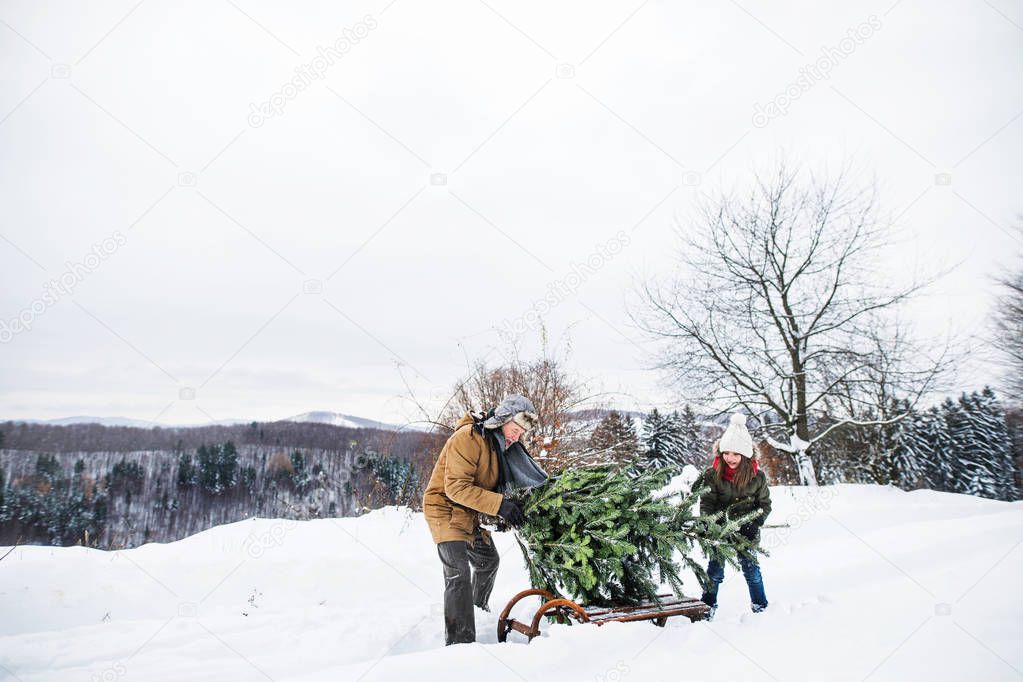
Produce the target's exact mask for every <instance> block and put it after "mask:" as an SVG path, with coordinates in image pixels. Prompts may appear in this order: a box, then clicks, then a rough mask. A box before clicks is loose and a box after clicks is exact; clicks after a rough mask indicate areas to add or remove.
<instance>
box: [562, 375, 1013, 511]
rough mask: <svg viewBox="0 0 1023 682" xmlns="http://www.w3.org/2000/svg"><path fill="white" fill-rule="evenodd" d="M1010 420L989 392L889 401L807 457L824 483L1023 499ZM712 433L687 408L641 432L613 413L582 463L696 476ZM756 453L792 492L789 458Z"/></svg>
mask: <svg viewBox="0 0 1023 682" xmlns="http://www.w3.org/2000/svg"><path fill="white" fill-rule="evenodd" d="M1011 416H1012V415H1011V414H1007V410H1006V408H1005V407H1004V406H1003V405H1002V403H1001V402H1000V401H999V399H998V397H997V396H996V395H995V393H994V391H993V390H991V388H989V387H985V388H984V389H983V390H981V391H979V392H978V391H974V392H972V393H963V394H961V395H960V396H959V398H957V399H952V398H946V399H945V400H944V401H943V402H942V403H940V404H938V405H934V406H932V407H930V408H927V409H915V408H914V407H912V406H911V405H910V404H909V402H908V401H907V400H905V399H893V400H891V401H890V402H889V404H888V405H886V406H885V409H884V411H883V412H882V411H878V410H865V411H863V412H861V413H860V414H858V415H857V421H860V422H880V423H878V424H873V425H864V426H860V425H850V424H846V425H842V426H840V427H839V428H836V429H835V430H834V431H832V432H831V434H829V435H828V436H827V437H826V438H824V439H822V440H821V441H820V442H818V443H816V444H815V445H814V447H813V448H812V449H811V451H810V452H811V457H812V458H813V460H814V465H815V468H816V470H818V471H820V472H821V475H820V482H821V483H822V484H833V483H878V484H882V485H894V486H897V487H899V488H902V489H904V490H915V489H919V488H929V489H931V490H938V491H945V492H954V493H963V494H967V495H977V496H980V497H987V498H991V499H996V500H1017V499H1023V489H1021V488H1023V486H1021V482H1023V426H1020V425H1019V422H1020V421H1023V420H1020V419H1017V420H1016V421H1015V422H1014V421H1013V419H1011V418H1010V417H1011ZM834 423H835V419H834V418H832V417H831V416H830V415H829V414H828V413H826V412H821V413H818V414H815V415H814V419H813V425H814V428H815V430H818V431H823V430H825V429H827V428H828V426H830V425H832V424H834ZM1014 423H1015V424H1016V426H1015V427H1014V426H1013V424H1014ZM719 433H720V430H719V429H718V428H717V427H707V428H704V427H703V426H701V421H700V419H699V418H698V417H697V415H696V414H694V413H693V411H692V410H691V409H690V408H689V407H688V406H687V407H686V408H685V409H683V410H681V411H679V410H676V411H674V412H672V413H670V414H665V413H662V412H660V411H659V410H657V409H654V410H652V411H651V412H650V413H649V414H648V415H646V417H645V418H644V421H643V426H642V429H641V430H640V432H637V429H636V426H635V423H634V421H633V420H632V418H630V417H629V416H628V415H623V414H622V413H621V412H617V411H611V412H608V413H607V414H606V415H605V416H604V417H603V418H602V419H601V420H600V422H599V423H598V424H597V426H596V427H595V428H594V429H593V432H592V433H591V434H590V436H589V439H588V441H587V443H586V448H585V450H584V454H585V455H586V456H584V457H582V458H581V460H580V463H587V464H590V463H616V464H618V465H620V466H624V467H625V468H627V469H628V470H630V471H631V472H632V475H634V476H635V475H638V474H639V473H641V472H645V471H651V470H657V469H661V468H665V467H671V468H675V469H681V468H682V467H683V466H685V465H687V464H691V465H693V466H695V467H696V468H697V469H702V468H704V467H706V466H708V465H709V464H710V454H709V446H710V442H711V441H712V440H713V439H714V438H716V437H717V436H718V435H719ZM761 450H762V452H763V453H764V457H763V459H762V465H763V466H764V467H765V469H766V472H767V475H768V479H769V481H770V482H771V483H772V484H790V485H795V484H798V482H799V480H798V475H797V474H796V471H795V465H794V462H792V461H791V457H790V456H789V455H787V454H786V453H783V452H778V451H775V450H773V448H771V447H770V446H768V445H767V444H766V443H761Z"/></svg>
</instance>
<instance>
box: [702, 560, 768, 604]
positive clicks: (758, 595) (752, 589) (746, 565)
mask: <svg viewBox="0 0 1023 682" xmlns="http://www.w3.org/2000/svg"><path fill="white" fill-rule="evenodd" d="M739 565H740V566H742V575H743V576H744V577H745V578H746V586H747V587H748V588H749V599H750V601H751V602H752V604H753V610H754V611H763V610H764V609H766V608H767V595H766V594H764V578H763V576H761V575H760V565H759V564H757V560H756V559H755V558H753V557H750V556H740V557H739ZM707 576H708V577H710V579H711V590H710V591H706V592H704V593H703V602H704V603H705V604H707V605H709V606H717V603H718V587H720V585H721V582H722V581H723V580H724V579H725V567H724V565H723V564H722V563H721V562H720V561H718V560H717V559H711V560H710V563H708V564H707Z"/></svg>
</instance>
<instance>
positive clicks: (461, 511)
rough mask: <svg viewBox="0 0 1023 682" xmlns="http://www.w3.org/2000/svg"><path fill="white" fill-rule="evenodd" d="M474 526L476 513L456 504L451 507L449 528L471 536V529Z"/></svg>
mask: <svg viewBox="0 0 1023 682" xmlns="http://www.w3.org/2000/svg"><path fill="white" fill-rule="evenodd" d="M475 525H476V512H474V511H470V510H468V509H466V508H465V507H462V506H459V505H457V504H456V505H454V506H452V507H451V521H450V522H449V523H448V526H449V527H450V528H453V529H456V530H460V531H464V532H466V533H468V534H470V535H472V531H473V527H474V526H475Z"/></svg>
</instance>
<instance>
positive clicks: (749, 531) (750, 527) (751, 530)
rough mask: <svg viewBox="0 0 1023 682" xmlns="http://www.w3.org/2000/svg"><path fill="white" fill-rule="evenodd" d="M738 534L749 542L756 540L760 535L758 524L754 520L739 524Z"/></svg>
mask: <svg viewBox="0 0 1023 682" xmlns="http://www.w3.org/2000/svg"><path fill="white" fill-rule="evenodd" d="M739 535H741V536H743V537H744V538H746V539H747V540H750V541H751V542H756V541H757V538H758V537H759V535H760V524H759V523H757V522H756V521H750V522H749V523H744V524H742V525H741V526H739Z"/></svg>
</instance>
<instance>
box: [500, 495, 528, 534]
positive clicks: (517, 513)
mask: <svg viewBox="0 0 1023 682" xmlns="http://www.w3.org/2000/svg"><path fill="white" fill-rule="evenodd" d="M497 515H498V516H500V517H501V518H502V519H504V520H505V521H507V522H508V524H509V525H511V526H514V527H515V528H518V527H519V526H521V525H522V524H523V523H525V522H526V517H525V516H524V515H523V513H522V507H521V506H519V503H518V502H516V501H515V500H509V499H508V498H507V497H506V498H504V499H503V500H502V501H501V508H500V509H498V510H497Z"/></svg>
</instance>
